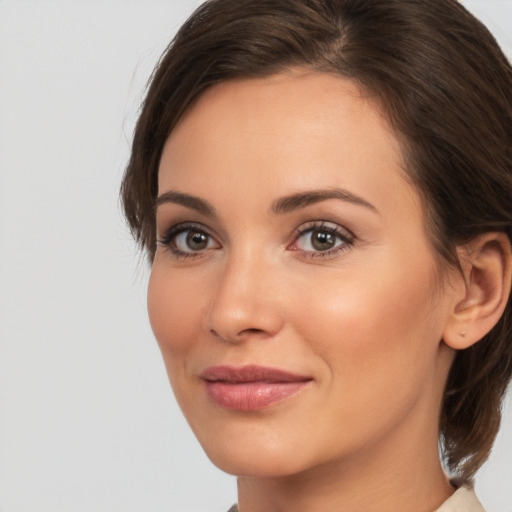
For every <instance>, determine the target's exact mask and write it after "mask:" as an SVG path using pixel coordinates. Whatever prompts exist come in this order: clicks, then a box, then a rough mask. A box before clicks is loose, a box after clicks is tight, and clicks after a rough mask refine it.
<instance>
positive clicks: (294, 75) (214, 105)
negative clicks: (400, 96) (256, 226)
mask: <svg viewBox="0 0 512 512" xmlns="http://www.w3.org/2000/svg"><path fill="white" fill-rule="evenodd" d="M319 187H320V188H325V187H327V188H329V187H344V188H348V189H350V190H351V192H353V193H355V194H358V195H361V196H363V197H365V198H368V200H369V201H370V202H377V203H379V202H381V201H382V200H383V199H386V197H389V195H390V194H391V195H396V194H402V195H403V194H406V195H408V196H411V195H412V196H415V191H414V190H412V188H411V187H410V186H409V185H408V184H407V182H406V180H404V171H403V164H402V153H401V148H400V144H399V141H398V139H397V137H396V136H395V134H394V133H393V132H392V130H391V129H390V127H389V125H388V123H387V121H386V119H385V118H384V117H383V116H382V114H381V113H380V111H379V109H377V108H375V106H374V105H373V104H372V103H371V102H370V101H369V100H368V99H367V98H365V97H364V96H363V95H362V94H361V91H360V90H359V89H358V87H357V86H356V85H355V83H354V82H352V81H351V80H348V79H344V78H342V77H339V76H335V75H332V74H327V73H320V72H311V71H305V70H294V71H290V72H288V73H282V74H277V75H272V76H269V77H265V78H258V79H246V80H237V81H230V82H224V83H221V84H218V85H216V86H213V87H211V88H210V89H209V90H207V91H206V92H205V93H204V94H203V95H202V96H200V97H199V99H198V100H197V101H196V102H195V103H194V104H193V105H192V106H191V107H190V108H189V109H188V111H187V112H186V113H185V115H184V116H183V118H182V119H181V120H180V122H179V123H178V125H177V126H176V127H175V129H174V130H173V132H172V133H171V135H170V137H169V138H168V140H167V143H166V145H165V147H164V151H163V154H162V159H161V164H160V171H159V190H160V193H161V192H164V191H166V190H167V189H178V190H180V191H182V192H187V193H192V194H194V195H204V194H206V195H217V196H218V197H219V199H220V198H221V197H222V195H223V194H227V193H230V192H231V191H233V189H234V188H236V189H237V194H238V195H239V196H240V197H244V195H247V196H248V197H250V198H251V199H254V200H256V199H257V198H259V199H260V200H262V201H264V200H268V201H271V200H272V199H274V198H275V196H277V195H281V194H282V195H284V194H286V193H293V192H297V191H300V190H303V189H311V188H319ZM260 192H261V194H259V193H260ZM372 196H373V197H372ZM372 199H373V201H372ZM413 202H414V203H415V205H416V206H417V204H416V203H417V198H416V197H414V198H413ZM245 204H247V203H245ZM395 206H397V207H398V203H395ZM408 206H410V205H408ZM377 207H378V206H377Z"/></svg>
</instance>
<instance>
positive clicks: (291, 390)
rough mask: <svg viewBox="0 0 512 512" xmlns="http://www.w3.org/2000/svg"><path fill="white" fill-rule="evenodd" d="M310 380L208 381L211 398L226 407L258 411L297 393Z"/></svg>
mask: <svg viewBox="0 0 512 512" xmlns="http://www.w3.org/2000/svg"><path fill="white" fill-rule="evenodd" d="M309 382H310V381H300V382H240V383H236V384H234V383H229V382H208V381H207V382H206V389H207V391H208V396H209V397H210V399H211V400H212V401H213V402H214V403H215V404H217V405H219V406H220V407H223V408H224V409H230V410H233V411H257V410H258V409H263V408H265V407H268V406H270V405H272V404H274V403H276V402H281V401H282V400H285V399H286V398H290V397H292V396H293V395H296V394H297V393H298V392H299V391H301V390H302V389H303V388H305V387H306V386H307V385H308V384H309Z"/></svg>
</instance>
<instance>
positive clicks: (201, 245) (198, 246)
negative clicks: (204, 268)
mask: <svg viewBox="0 0 512 512" xmlns="http://www.w3.org/2000/svg"><path fill="white" fill-rule="evenodd" d="M187 245H188V246H189V248H190V249H192V250H194V251H200V250H202V249H206V246H207V245H208V236H207V235H205V234H204V233H198V232H197V231H196V232H194V231H191V232H190V233H189V234H188V236H187Z"/></svg>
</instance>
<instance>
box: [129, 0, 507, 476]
mask: <svg viewBox="0 0 512 512" xmlns="http://www.w3.org/2000/svg"><path fill="white" fill-rule="evenodd" d="M295 66H302V67H306V68H309V69H314V70H318V71H323V72H327V73H337V74H339V75H341V76H343V77H347V78H350V79H352V80H354V81H355V82H356V83H357V84H358V85H359V87H360V88H361V90H362V91H364V92H365V93H366V94H368V95H369V96H371V97H372V99H375V100H377V102H378V104H379V105H380V106H381V107H382V109H383V110H384V112H385V115H386V116H387V119H388V121H389V122H390V124H391V125H392V126H393V128H394V129H395V131H396V133H397V135H398V136H399V138H400V140H401V142H402V147H403V154H404V158H405V161H406V163H407V173H408V175H409V178H410V180H411V181H412V182H413V183H414V184H415V186H416V188H417V190H418V191H419V192H420V194H421V195H422V198H423V201H424V205H425V209H426V212H427V217H428V227H429V234H430V237H431V240H432V244H433V246H434V247H435V249H436V251H437V253H438V254H439V256H440V258H441V259H442V260H443V261H445V262H448V263H449V264H452V265H453V264H455V265H456V264H457V263H458V261H457V256H456V252H455V246H456V245H457V244H460V243H464V242H467V241H469V240H471V239H472V238H474V237H475V236H477V235H478V234H481V233H484V232H488V231H501V232H505V233H506V234H507V235H508V237H509V240H510V239H511V238H512V68H511V66H510V64H509V62H508V61H507V59H506V57H505V56H504V55H503V53H502V51H501V50H500V48H499V46H498V45H497V43H496V41H495V40H494V38H493V37H492V35H491V34H490V33H489V31H488V30H487V29H486V28H485V27H484V26H483V24H481V23H480V22H479V21H478V20H477V19H475V18H474V17H473V16H472V15H471V14H470V13H469V12H468V11H467V10H466V9H464V8H463V7H462V6H461V5H460V4H459V3H458V2H457V1H455V0H428V1H425V0H210V1H207V2H205V3H204V4H203V5H202V6H201V7H200V8H199V9H198V10H197V11H196V12H195V13H194V14H193V15H192V16H191V18H190V19H189V20H188V21H187V22H186V23H185V24H184V25H183V26H182V28H181V29H180V30H179V32H178V34H177V35H176V37H175V38H174V40H173V41H172V42H171V44H170V45H169V47H168V48H167V50H166V51H165V52H164V54H163V56H162V58H161V60H160V62H159V64H158V66H157V67H156V69H155V71H154V73H153V76H152V78H151V80H150V85H149V88H148V91H147V96H146V99H145V101H144V103H143V106H142V110H141V114H140V117H139V120H138V123H137V126H136V129H135V134H134V140H133V147H132V154H131V158H130V161H129V163H128V166H127V169H126V173H125V176H124V179H123V183H122V189H121V192H122V201H123V206H124V211H125V215H126V218H127V220H128V222H129V225H130V227H131V229H132V232H133V234H134V236H135V238H136V240H137V241H138V242H139V243H140V245H141V247H142V248H143V249H145V250H146V251H147V253H148V255H149V259H150V261H151V260H152V259H153V257H154V253H155V249H156V234H155V212H154V203H155V199H156V196H157V193H158V181H157V179H158V165H159V160H160V156H161V153H162V149H163V146H164V143H165V141H166V140H167V138H168V136H169V134H170V133H171V131H172V129H173V128H174V126H175V125H176V123H177V122H178V120H179V119H180V117H181V116H182V114H183V113H184V112H185V110H187V108H188V107H189V106H190V105H191V103H192V102H193V101H194V99H196V98H197V97H198V96H199V95H200V94H201V93H202V92H204V91H205V90H206V89H207V88H208V87H210V86H211V85H213V84H216V83H219V82H222V81H226V80H232V79H235V78H250V77H261V76H266V75H270V74H273V73H276V72H279V71H283V70H285V69H286V68H290V67H295ZM511 308H512V301H511V299H509V301H508V304H507V307H506V310H505V313H504V314H503V316H502V318H501V319H500V321H499V323H498V324H497V325H496V326H495V327H494V328H493V329H492V331H491V332H490V333H489V334H488V335H487V336H485V337H484V338H483V339H482V340H481V341H479V342H478V343H476V344H475V345H473V346H472V347H470V348H468V349H466V350H463V351H460V352H458V354H457V357H456V359H455V361H454V364H453V366H452V369H451V372H450V375H449V377H448V382H447V385H446V389H445V395H444V400H443V406H442V412H441V418H440V432H441V440H442V446H443V452H444V458H445V461H446V463H447V465H448V467H449V468H450V469H451V470H452V471H454V472H457V473H458V474H459V476H461V477H462V478H464V479H466V480H470V479H471V478H472V476H473V475H474V473H475V472H476V471H477V470H478V468H479V467H480V466H481V464H482V463H483V462H484V461H485V460H486V459H487V457H488V455H489V452H490V450H491V448H492V444H493V442H494V438H495V436H496V434H497V431H498V429H499V424H500V419H501V412H500V407H501V401H502V398H503V396H504V394H505V391H506V388H507V385H508V383H509V381H510V379H511V375H512V317H511Z"/></svg>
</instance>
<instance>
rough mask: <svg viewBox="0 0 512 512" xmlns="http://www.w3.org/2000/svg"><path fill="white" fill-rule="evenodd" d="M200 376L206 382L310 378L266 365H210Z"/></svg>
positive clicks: (287, 380)
mask: <svg viewBox="0 0 512 512" xmlns="http://www.w3.org/2000/svg"><path fill="white" fill-rule="evenodd" d="M200 376H201V378H202V379H204V380H206V381H208V382H230V383H233V384H237V383H243V382H270V383H277V382H302V381H308V380H312V377H310V376H308V375H299V374H296V373H291V372H289V371H286V370H281V369H279V368H271V367H267V366H257V365H247V366H238V367H237V366H211V367H210V368H206V370H204V371H203V372H202V373H201V375H200Z"/></svg>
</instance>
